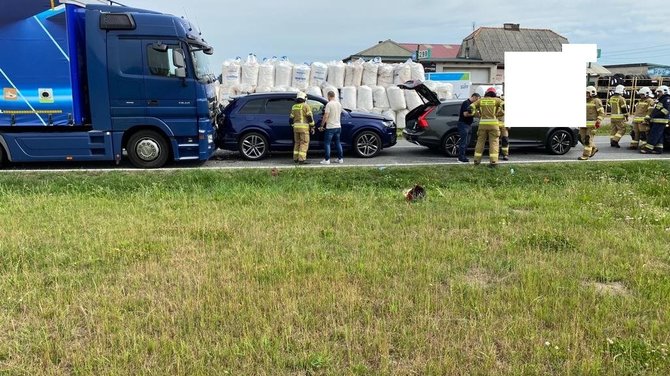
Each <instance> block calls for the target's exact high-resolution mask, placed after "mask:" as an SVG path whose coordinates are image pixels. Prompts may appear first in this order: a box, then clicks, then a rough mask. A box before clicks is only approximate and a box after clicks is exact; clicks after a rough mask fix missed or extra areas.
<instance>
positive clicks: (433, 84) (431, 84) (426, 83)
mask: <svg viewBox="0 0 670 376" xmlns="http://www.w3.org/2000/svg"><path fill="white" fill-rule="evenodd" d="M423 84H424V86H426V87H427V88H429V89H430V90H432V91H435V89H436V88H437V85H438V83H437V82H435V81H430V80H428V81H424V82H423Z"/></svg>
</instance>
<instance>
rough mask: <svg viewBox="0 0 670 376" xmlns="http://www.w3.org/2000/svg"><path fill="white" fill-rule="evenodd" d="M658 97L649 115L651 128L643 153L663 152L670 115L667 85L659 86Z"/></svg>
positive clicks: (669, 94) (669, 93)
mask: <svg viewBox="0 0 670 376" xmlns="http://www.w3.org/2000/svg"><path fill="white" fill-rule="evenodd" d="M656 97H657V99H656V104H655V105H654V108H653V110H652V111H651V115H650V116H648V118H649V123H650V125H651V129H650V130H649V136H648V137H647V144H646V145H644V147H643V148H642V149H640V153H642V154H661V153H663V141H664V139H663V138H664V136H665V127H667V126H668V119H669V116H670V89H668V87H667V86H665V85H663V86H659V87H658V88H657V89H656Z"/></svg>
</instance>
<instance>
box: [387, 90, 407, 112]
mask: <svg viewBox="0 0 670 376" xmlns="http://www.w3.org/2000/svg"><path fill="white" fill-rule="evenodd" d="M386 95H387V96H388V98H389V105H390V106H391V109H392V110H393V111H400V110H404V109H406V108H407V103H406V102H405V93H403V90H402V89H401V88H399V87H397V86H389V87H388V88H386Z"/></svg>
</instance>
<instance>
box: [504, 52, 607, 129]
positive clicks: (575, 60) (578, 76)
mask: <svg viewBox="0 0 670 376" xmlns="http://www.w3.org/2000/svg"><path fill="white" fill-rule="evenodd" d="M596 54H597V48H596V45H595V44H581V45H579V44H572V45H571V44H564V45H563V51H562V52H505V126H507V127H511V128H513V127H582V126H584V122H585V121H586V106H585V95H586V94H585V88H586V63H587V62H589V61H595V59H596Z"/></svg>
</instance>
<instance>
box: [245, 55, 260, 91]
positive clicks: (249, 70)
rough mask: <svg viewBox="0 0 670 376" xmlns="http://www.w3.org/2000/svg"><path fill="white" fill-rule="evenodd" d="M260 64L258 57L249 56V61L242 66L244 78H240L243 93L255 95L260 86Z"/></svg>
mask: <svg viewBox="0 0 670 376" xmlns="http://www.w3.org/2000/svg"><path fill="white" fill-rule="evenodd" d="M258 70H259V64H258V60H256V55H254V54H249V56H247V60H246V61H245V62H244V64H242V77H241V78H240V91H241V92H242V93H253V92H254V91H255V90H256V86H258Z"/></svg>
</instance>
